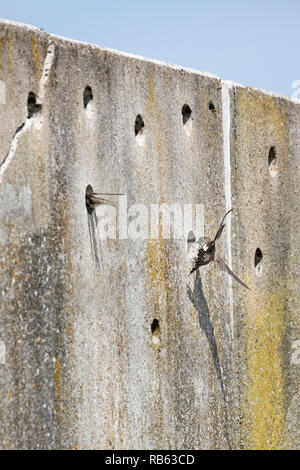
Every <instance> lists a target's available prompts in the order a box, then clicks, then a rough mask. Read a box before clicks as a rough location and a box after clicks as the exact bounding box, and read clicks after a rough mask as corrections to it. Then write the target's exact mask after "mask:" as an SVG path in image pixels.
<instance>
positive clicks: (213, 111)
mask: <svg viewBox="0 0 300 470" xmlns="http://www.w3.org/2000/svg"><path fill="white" fill-rule="evenodd" d="M208 109H209V110H210V111H211V112H212V113H215V112H216V108H215V105H214V104H213V102H212V101H210V102H209V103H208Z"/></svg>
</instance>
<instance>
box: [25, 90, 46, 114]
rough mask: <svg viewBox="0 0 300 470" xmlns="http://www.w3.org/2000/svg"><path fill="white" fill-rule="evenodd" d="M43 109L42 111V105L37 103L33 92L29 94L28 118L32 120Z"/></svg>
mask: <svg viewBox="0 0 300 470" xmlns="http://www.w3.org/2000/svg"><path fill="white" fill-rule="evenodd" d="M41 109H42V105H41V104H38V103H37V102H36V94H35V93H33V92H32V91H31V92H30V93H29V94H28V99H27V111H28V118H29V119H30V118H31V117H32V116H33V115H34V114H36V113H38V112H39V111H40V110H41Z"/></svg>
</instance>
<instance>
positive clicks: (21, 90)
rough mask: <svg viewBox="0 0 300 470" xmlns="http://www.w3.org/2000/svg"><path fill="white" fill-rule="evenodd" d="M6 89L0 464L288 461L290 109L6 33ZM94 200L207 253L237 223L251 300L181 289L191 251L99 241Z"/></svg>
mask: <svg viewBox="0 0 300 470" xmlns="http://www.w3.org/2000/svg"><path fill="white" fill-rule="evenodd" d="M0 80H1V81H0V83H1V87H0V93H1V96H0V113H1V114H0V116H1V126H0V133H1V135H0V142H1V147H0V151H1V154H0V162H2V163H1V164H0V295H1V303H0V346H1V348H0V350H1V351H2V353H1V354H2V355H1V357H2V361H0V362H2V364H0V403H1V404H0V413H1V416H0V445H1V448H5V449H7V448H27V449H28V448H34V449H36V448H102V449H112V448H115V449H123V448H125V449H167V448H169V449H220V448H222V449H223V448H224V449H228V448H247V449H254V448H256V449H271V448H272V449H279V448H300V433H299V409H300V407H299V404H300V393H299V367H300V365H299V362H300V360H299V356H300V352H299V351H300V350H299V349H298V350H297V346H298V348H299V346H300V322H299V305H298V303H297V292H296V290H297V287H298V285H299V279H298V278H297V265H298V262H299V257H298V255H299V249H298V247H297V240H298V239H299V217H298V213H297V209H298V203H299V179H298V178H297V163H298V165H299V154H300V143H299V142H300V104H299V103H297V102H295V101H292V100H291V99H288V98H284V97H280V96H273V95H271V94H267V93H265V92H263V91H260V90H254V89H250V88H246V87H242V86H240V85H236V84H232V83H227V82H222V81H221V80H219V79H218V78H217V77H215V76H213V75H208V74H203V73H201V72H198V71H192V70H188V69H182V68H180V67H174V66H169V65H166V64H162V63H158V62H155V61H150V60H146V59H143V58H139V57H135V56H130V55H125V54H121V53H118V52H115V51H110V50H106V49H103V48H99V47H96V46H92V45H89V44H83V43H79V42H75V41H70V40H66V39H61V38H58V37H54V36H50V35H48V34H46V33H45V32H44V31H41V30H38V29H35V28H31V27H27V26H24V25H20V24H14V23H10V22H5V21H2V22H1V23H0ZM86 86H89V87H91V90H92V95H93V99H92V100H91V101H90V103H89V104H88V105H87V106H86V107H84V101H83V95H84V90H85V88H86ZM29 93H34V94H35V96H36V102H34V99H31V100H29V101H30V102H29V105H28V96H29ZM30 96H31V97H32V96H34V95H30ZM184 104H188V105H189V107H190V109H191V110H192V115H191V119H190V121H189V126H190V123H192V127H191V129H188V128H184V126H183V120H182V106H183V105H184ZM138 114H140V115H141V116H142V118H143V120H144V124H145V127H144V133H143V136H142V138H143V139H144V141H143V142H141V139H140V136H139V135H138V137H136V136H135V132H134V125H135V119H136V116H137V115H138ZM188 134H190V135H188ZM139 139H140V140H139ZM271 147H274V152H275V154H276V158H275V160H276V161H275V160H274V161H271V160H272V152H273V151H271V156H270V158H269V159H268V157H269V152H270V148H271ZM274 152H273V154H274ZM268 160H270V165H269V161H268ZM274 163H275V164H274ZM88 184H91V185H92V186H93V188H94V189H95V190H96V189H97V190H99V191H103V192H122V193H124V194H126V195H127V197H128V205H129V206H130V205H132V204H134V203H140V204H144V205H145V206H147V207H150V205H151V204H155V203H163V202H166V203H180V204H184V203H186V204H187V203H192V204H197V203H198V204H199V203H201V204H203V205H204V210H205V214H204V215H205V227H204V228H205V230H204V231H205V234H208V235H210V236H212V235H214V232H215V231H216V229H217V228H218V225H219V222H220V219H221V218H222V216H223V214H224V212H225V210H226V209H228V208H230V207H231V206H232V207H233V208H234V212H233V213H232V216H231V217H228V222H227V225H226V232H225V231H224V234H223V236H222V239H221V240H220V242H219V250H220V253H221V254H222V256H223V257H224V258H225V259H226V260H227V261H228V262H229V263H232V266H233V270H234V271H235V272H236V273H237V274H238V275H239V276H240V277H241V278H242V279H243V280H244V281H245V282H247V284H248V285H249V286H250V287H251V290H249V291H248V290H246V289H244V288H243V287H242V286H240V285H239V284H237V283H235V281H232V280H231V278H229V276H227V275H226V274H225V273H218V272H217V271H216V269H215V268H214V267H213V266H212V265H209V266H208V267H203V268H201V270H200V273H199V272H198V273H197V274H196V275H194V277H193V276H190V277H188V274H189V270H190V267H191V260H190V259H189V258H188V255H187V249H186V245H187V243H186V240H185V239H183V240H166V239H164V238H163V237H160V238H159V239H157V240H151V239H145V240H132V239H122V240H119V239H116V240H113V239H112V240H111V239H108V240H105V241H101V240H100V239H99V234H98V231H97V230H98V229H99V217H98V215H97V210H96V212H94V213H93V214H88V212H87V210H86V206H85V191H86V186H87V185H88ZM97 224H98V225H97ZM257 248H259V249H260V250H261V252H262V255H263V257H262V260H261V262H260V263H259V264H258V266H256V267H255V266H254V258H255V252H256V250H257ZM154 319H156V320H157V321H158V324H159V328H158V329H155V331H152V330H153V328H152V329H151V326H152V324H153V320H154ZM297 341H298V343H297ZM298 352H299V354H298Z"/></svg>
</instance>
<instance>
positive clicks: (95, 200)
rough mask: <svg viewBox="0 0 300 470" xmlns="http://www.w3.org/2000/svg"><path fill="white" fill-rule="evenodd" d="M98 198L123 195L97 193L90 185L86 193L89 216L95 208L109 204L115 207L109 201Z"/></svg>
mask: <svg viewBox="0 0 300 470" xmlns="http://www.w3.org/2000/svg"><path fill="white" fill-rule="evenodd" d="M98 196H122V194H120V193H95V192H94V191H93V188H92V186H91V185H90V184H89V185H88V187H87V188H86V193H85V203H86V208H87V211H88V212H89V214H90V213H91V212H93V210H94V209H95V206H99V205H100V204H108V205H109V206H115V204H113V203H112V202H110V201H108V200H107V199H104V198H102V197H98Z"/></svg>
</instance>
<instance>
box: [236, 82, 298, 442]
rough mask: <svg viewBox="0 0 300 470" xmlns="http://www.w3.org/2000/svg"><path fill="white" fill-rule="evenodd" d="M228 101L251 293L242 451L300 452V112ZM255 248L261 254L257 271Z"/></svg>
mask: <svg viewBox="0 0 300 470" xmlns="http://www.w3.org/2000/svg"><path fill="white" fill-rule="evenodd" d="M230 97H231V103H232V105H231V112H232V126H231V169H232V172H231V183H232V201H233V206H234V207H235V208H236V213H237V217H236V218H235V219H233V227H232V250H233V260H234V261H233V264H234V268H235V269H236V270H237V269H240V272H241V274H242V276H243V278H244V279H246V280H247V282H249V285H250V286H251V289H252V290H251V291H249V292H248V291H247V292H244V291H241V290H239V289H236V292H235V294H234V299H235V305H234V314H235V322H236V325H235V353H236V354H235V370H236V372H238V373H239V375H238V376H237V382H238V383H237V385H238V388H239V394H240V406H241V409H240V413H241V414H240V425H241V427H240V431H241V437H240V439H241V441H240V445H241V446H242V447H243V448H244V447H245V448H252V449H278V448H281V447H285V446H292V447H299V434H298V431H297V430H296V427H297V426H296V425H295V424H292V423H291V421H290V420H291V419H292V420H293V418H291V417H290V416H289V409H290V407H291V406H292V403H293V400H295V399H296V397H297V394H298V387H297V381H298V380H299V370H298V368H297V366H295V364H293V362H292V358H291V355H292V344H293V340H294V339H295V338H297V337H298V336H297V335H298V334H299V316H298V314H297V307H296V304H295V299H296V297H297V296H296V294H295V293H296V290H297V283H298V280H297V274H296V273H297V269H296V268H295V260H296V259H297V258H298V248H297V244H296V243H295V242H294V240H295V236H296V233H298V234H299V218H298V214H297V201H298V198H299V180H298V175H297V160H298V161H299V110H300V107H299V104H298V105H297V104H295V103H293V102H291V101H289V100H286V99H284V98H281V97H276V96H270V95H266V94H265V93H263V92H261V91H259V90H251V89H248V88H242V87H238V86H233V87H232V88H231V96H230ZM257 249H259V250H261V253H262V259H261V261H260V262H259V263H258V264H257V262H258V260H259V257H255V253H258V252H257V251H256V250H257ZM255 264H257V265H256V266H255ZM297 436H298V437H297ZM287 443H288V444H287ZM292 443H293V444H292Z"/></svg>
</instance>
